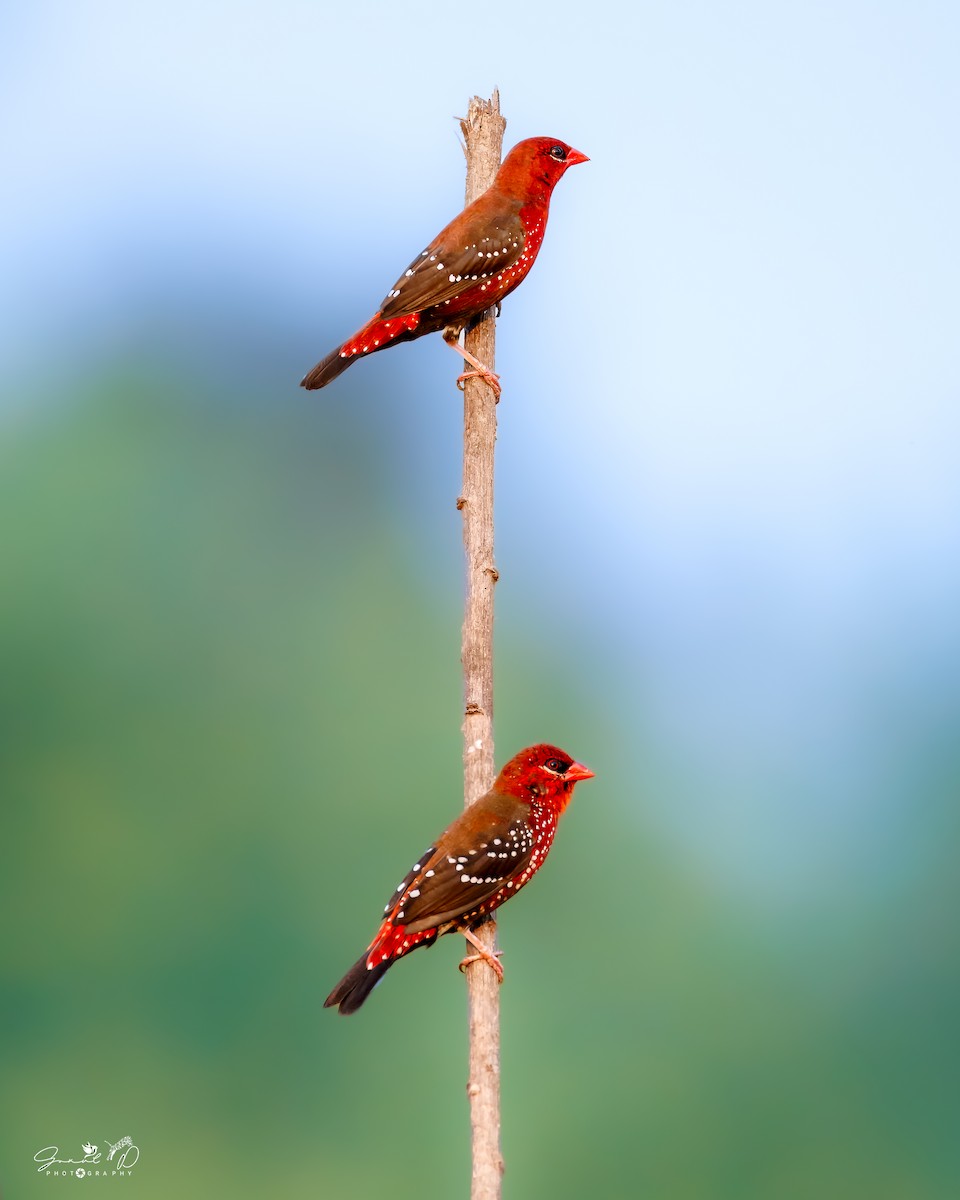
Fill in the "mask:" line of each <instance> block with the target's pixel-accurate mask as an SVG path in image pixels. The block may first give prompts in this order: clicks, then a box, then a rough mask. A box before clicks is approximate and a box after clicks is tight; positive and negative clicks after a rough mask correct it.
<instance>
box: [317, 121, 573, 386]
mask: <svg viewBox="0 0 960 1200" xmlns="http://www.w3.org/2000/svg"><path fill="white" fill-rule="evenodd" d="M582 162H589V159H588V158H587V156H586V155H585V154H581V153H580V151H579V150H574V149H573V148H572V147H571V146H568V145H567V144H566V142H560V141H558V140H557V139H556V138H548V137H536V138H527V140H526V141H523V142H519V143H518V144H517V145H516V146H514V148H513V149H512V150H511V151H510V153H509V154H508V155H507V157H506V158H505V159H504V160H503V163H502V164H501V166H500V170H499V171H498V172H497V175H496V178H495V179H494V181H493V183H492V184H491V185H490V187H489V188H487V190H486V191H485V192H484V193H483V195H482V196H480V197H479V198H478V199H477V200H474V202H473V203H472V204H468V205H467V207H466V208H465V209H464V210H463V212H462V213H461V214H460V215H459V217H455V218H454V220H452V221H451V222H450V224H449V225H448V226H447V227H446V228H445V229H442V230H441V231H440V233H438V234H437V236H436V237H435V238H434V239H433V241H432V242H431V243H430V245H429V246H427V248H426V250H422V251H421V252H420V253H419V254H418V255H417V257H416V258H415V259H414V260H413V262H412V263H411V264H410V266H409V267H408V268H407V269H406V271H404V273H403V274H402V275H401V276H400V278H399V279H398V280H397V282H396V283H395V284H394V285H393V287H392V288H391V289H390V291H389V292H387V294H386V296H385V297H384V299H383V302H382V303H381V305H380V309H379V311H378V312H377V313H376V314H375V315H374V316H373V317H372V318H371V319H370V320H369V321H368V322H367V324H366V325H364V327H363V328H362V329H361V330H360V331H359V333H355V334H354V335H353V337H352V338H349V339H348V340H347V341H345V342H344V343H343V345H342V346H338V347H337V348H336V350H332V351H331V352H330V353H329V354H328V355H327V357H326V358H324V359H322V360H321V361H320V362H318V363H317V365H316V366H315V367H314V368H313V370H312V371H310V372H309V374H307V375H305V376H304V378H303V379H302V380H301V381H300V386H301V387H305V388H308V389H314V388H322V387H326V385H327V384H328V383H330V381H331V380H333V379H336V377H337V376H338V375H339V374H340V373H341V372H343V371H345V370H346V369H347V367H349V366H350V364H351V363H352V362H353V361H354V360H355V359H357V358H358V357H360V356H361V355H364V354H374V353H376V351H377V350H383V349H385V348H386V347H387V346H392V345H394V344H395V343H396V342H409V341H412V340H413V339H414V338H418V337H422V336H423V335H424V334H425V333H436V332H437V331H438V330H441V329H442V330H443V331H444V333H443V336H444V338H445V340H446V341H447V343H448V344H449V345H451V346H452V347H453V348H454V349H455V350H456V351H457V352H458V353H459V354H461V355H462V356H463V357H464V358H465V359H466V361H467V362H468V363H470V365H471V366H472V367H473V370H472V371H470V372H467V373H465V375H462V376H461V377H460V380H462V379H464V378H466V377H467V376H469V375H474V374H477V375H481V376H482V377H483V378H484V379H486V380H487V382H488V383H490V385H491V386H492V387H493V389H494V391H495V392H496V394H497V395H498V396H499V394H500V387H499V381H498V379H497V376H496V375H495V374H494V373H493V372H492V371H490V370H488V369H487V368H486V367H485V366H484V365H483V363H481V362H479V361H478V360H477V359H476V358H474V357H473V355H471V354H468V353H467V351H466V350H464V349H463V347H462V346H460V345H459V344H458V339H459V337H460V333H461V331H462V330H463V329H465V328H467V327H469V326H470V325H471V323H472V322H474V321H475V320H476V319H477V318H479V317H480V316H482V315H483V313H485V312H486V311H487V309H488V308H492V307H493V306H494V305H498V304H499V303H500V301H501V300H502V299H503V298H504V296H508V295H509V294H510V293H511V292H512V291H513V289H514V288H515V287H517V286H518V285H519V284H520V283H521V282H522V280H523V279H524V278H525V276H526V274H527V272H528V271H529V270H530V268H531V267H532V266H533V263H534V260H535V259H536V257H537V253H538V251H539V250H540V245H541V243H542V242H543V234H544V230H545V229H546V227H547V214H548V212H549V209H550V196H551V195H552V193H553V189H554V188H555V187H556V185H557V182H558V181H559V179H560V177H561V176H562V175H563V173H564V172H565V171H566V169H567V167H572V166H574V165H575V164H576V163H582ZM458 382H459V380H458Z"/></svg>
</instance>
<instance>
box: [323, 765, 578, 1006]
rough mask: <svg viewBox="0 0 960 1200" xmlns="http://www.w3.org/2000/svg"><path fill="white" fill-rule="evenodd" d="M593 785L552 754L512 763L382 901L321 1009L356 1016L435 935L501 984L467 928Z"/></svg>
mask: <svg viewBox="0 0 960 1200" xmlns="http://www.w3.org/2000/svg"><path fill="white" fill-rule="evenodd" d="M592 778H593V772H592V771H591V770H589V769H588V768H587V767H585V766H583V765H582V764H581V763H578V762H576V761H575V760H574V759H572V758H571V757H570V755H569V754H565V753H564V751H563V750H558V749H557V747H556V746H546V745H541V746H530V747H529V748H528V749H526V750H521V751H520V753H519V754H517V755H515V756H514V757H513V758H512V759H511V760H510V761H509V762H508V763H507V765H506V766H505V767H504V768H503V770H502V771H501V772H500V774H499V775H498V776H497V779H496V782H495V783H494V785H493V787H492V788H491V789H490V791H489V792H487V793H486V795H484V796H481V797H480V799H479V800H477V801H476V802H475V803H474V804H471V805H470V807H469V808H468V809H466V810H465V811H464V812H463V813H461V815H460V816H459V817H457V819H456V820H455V821H454V822H453V824H452V825H449V826H448V827H447V828H446V829H445V830H444V831H443V833H442V834H441V835H440V837H439V838H437V840H436V841H435V842H434V843H433V845H432V846H430V847H429V848H428V849H427V850H425V851H424V852H423V854H421V855H420V857H419V859H417V861H416V862H415V863H414V865H413V867H412V868H411V869H410V871H409V872H408V873H407V875H406V876H405V878H404V879H403V880H402V881H401V882H400V884H399V885H398V886H397V888H396V890H395V891H394V892H393V894H392V895H391V897H390V899H389V901H388V902H387V905H386V907H385V909H384V919H383V923H382V924H381V926H380V928H379V930H378V931H377V936H376V937H375V938H374V939H373V941H372V942H371V943H370V945H369V946H368V947H367V949H366V950H365V951H364V954H363V956H362V957H361V958H360V959H359V960H358V961H357V962H356V963H355V964H354V965H353V966H352V967H351V968H350V970H349V971H348V972H347V973H346V975H344V977H343V979H341V980H340V982H339V983H338V984H337V986H336V987H335V988H334V989H333V991H332V992H331V993H330V995H329V996H328V997H327V999H326V1001H325V1003H324V1008H331V1007H334V1006H339V1009H340V1012H341V1013H342V1014H343V1015H347V1014H348V1013H352V1012H356V1010H357V1009H358V1008H359V1007H360V1005H361V1004H363V1002H364V1000H366V998H367V996H369V994H370V992H371V991H372V990H373V988H374V986H375V985H376V984H377V983H378V982H379V981H380V979H381V978H382V977H383V975H384V974H385V973H386V972H387V971H388V970H389V969H390V967H392V966H393V964H394V963H395V962H396V961H397V959H398V958H400V957H402V956H403V955H404V954H409V953H410V951H412V950H416V949H418V948H419V947H420V946H430V945H432V944H433V943H434V942H435V941H436V940H437V938H438V937H440V935H441V934H444V933H461V934H463V936H464V937H465V938H467V940H468V941H470V942H472V943H473V945H474V946H476V948H477V954H474V955H470V956H469V957H468V958H465V959H464V960H463V962H462V963H461V964H460V965H461V967H463V966H465V965H466V964H467V963H469V962H473V961H475V960H476V959H477V958H482V959H484V960H485V961H486V962H488V963H489V964H490V966H491V967H492V968H493V969H494V970H495V971H496V972H497V975H498V977H499V978H500V979H501V980H502V979H503V968H502V967H501V966H500V963H499V962H498V960H497V959H496V958H495V957H494V956H493V955H491V954H490V953H489V952H488V951H487V950H486V949H484V947H483V946H482V945H481V944H480V942H479V941H478V940H477V939H476V938H475V937H474V936H473V930H474V929H475V928H476V927H477V926H478V925H480V924H482V922H483V921H484V920H485V919H486V917H487V916H488V914H489V913H491V912H493V910H494V909H495V908H499V906H500V905H501V904H503V903H504V902H505V901H506V900H509V899H510V897H511V896H514V895H516V893H517V892H519V891H520V889H521V888H522V887H523V886H524V885H525V884H526V883H527V882H529V880H530V879H532V878H533V876H534V875H535V874H536V873H537V871H539V869H540V868H541V866H543V862H544V859H545V858H546V857H547V854H548V853H549V851H550V847H551V845H552V844H553V838H554V834H555V833H556V831H557V821H558V820H559V818H560V814H561V813H562V812H563V810H564V809H565V808H566V806H567V804H568V803H569V801H570V797H571V796H572V795H573V789H574V785H575V784H576V783H577V782H578V781H579V780H581V779H592Z"/></svg>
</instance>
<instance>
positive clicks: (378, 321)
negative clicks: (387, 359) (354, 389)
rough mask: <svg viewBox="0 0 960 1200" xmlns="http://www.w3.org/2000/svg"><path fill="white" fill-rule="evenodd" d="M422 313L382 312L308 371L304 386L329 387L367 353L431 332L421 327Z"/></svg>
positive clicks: (313, 388)
mask: <svg viewBox="0 0 960 1200" xmlns="http://www.w3.org/2000/svg"><path fill="white" fill-rule="evenodd" d="M419 326H420V314H419V313H406V314H405V315H404V316H401V317H391V318H389V319H388V320H383V319H382V318H381V316H380V314H379V313H377V315H376V316H375V317H374V318H373V319H372V320H371V321H368V322H367V324H366V325H364V327H363V328H362V329H361V330H360V332H359V333H355V334H354V335H353V337H352V338H350V339H349V340H348V341H346V342H344V343H343V345H342V346H338V347H337V348H336V350H331V351H330V353H329V354H328V355H327V357H326V358H322V359H321V360H320V361H319V362H318V363H317V365H316V366H315V367H314V368H313V370H312V371H308V372H307V374H306V375H304V377H303V379H301V380H300V386H301V387H303V388H306V389H307V391H308V392H313V391H316V389H317V388H322V387H326V386H327V384H328V383H332V382H333V380H334V379H336V377H337V376H338V375H342V374H343V372H344V371H345V370H346V369H347V367H349V366H350V364H351V363H353V362H356V360H357V359H358V358H362V357H363V356H364V355H365V354H375V353H376V352H377V351H378V350H384V349H386V347H387V346H390V345H392V344H393V343H394V342H408V341H410V340H412V339H413V338H415V337H419V336H420V334H421V333H429V332H430V328H429V327H428V328H426V329H420V328H419Z"/></svg>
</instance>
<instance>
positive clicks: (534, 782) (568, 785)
mask: <svg viewBox="0 0 960 1200" xmlns="http://www.w3.org/2000/svg"><path fill="white" fill-rule="evenodd" d="M592 778H593V771H591V770H590V768H589V767H585V766H584V765H583V763H579V762H577V761H576V759H575V758H573V757H572V756H571V755H569V754H567V753H566V751H565V750H560V749H559V748H558V747H557V746H550V745H547V744H546V743H541V744H540V745H539V746H528V747H527V749H526V750H521V751H520V753H519V754H515V755H514V756H513V758H511V759H510V761H509V762H508V763H507V764H506V766H505V767H504V768H503V770H502V771H501V772H500V774H499V775H498V776H497V782H496V783H495V784H494V787H495V788H496V789H497V791H501V792H508V793H510V795H513V796H519V797H520V798H521V799H523V800H530V799H531V798H536V797H546V798H548V799H549V798H552V799H553V800H554V802H555V803H556V805H557V807H558V808H559V810H560V811H561V812H562V811H563V809H564V808H566V806H567V802H568V801H569V799H570V797H571V795H572V794H573V788H574V785H575V784H576V783H578V782H579V781H580V780H581V779H592Z"/></svg>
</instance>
